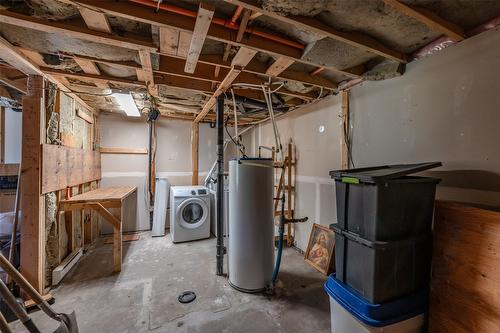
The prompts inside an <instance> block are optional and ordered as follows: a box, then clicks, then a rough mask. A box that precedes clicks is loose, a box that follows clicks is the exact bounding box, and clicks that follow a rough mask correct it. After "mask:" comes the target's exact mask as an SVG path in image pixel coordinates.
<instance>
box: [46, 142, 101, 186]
mask: <svg viewBox="0 0 500 333" xmlns="http://www.w3.org/2000/svg"><path fill="white" fill-rule="evenodd" d="M42 154H43V162H42V193H47V192H52V191H57V190H61V189H64V188H66V187H69V186H75V185H78V184H83V183H86V182H91V181H93V180H97V179H100V178H101V155H100V153H99V151H94V150H89V149H78V148H69V147H63V146H56V145H48V144H44V145H43V146H42Z"/></svg>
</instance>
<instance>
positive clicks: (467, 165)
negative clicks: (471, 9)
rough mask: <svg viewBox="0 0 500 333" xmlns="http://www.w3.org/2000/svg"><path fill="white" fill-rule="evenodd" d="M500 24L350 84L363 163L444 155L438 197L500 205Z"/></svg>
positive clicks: (356, 146)
mask: <svg viewBox="0 0 500 333" xmlns="http://www.w3.org/2000/svg"><path fill="white" fill-rule="evenodd" d="M499 68H500V30H499V29H498V28H497V29H494V30H491V31H488V32H485V33H483V34H481V35H478V36H475V37H472V38H470V39H468V40H465V41H463V42H461V43H459V44H457V45H455V46H452V47H449V48H447V49H445V50H443V51H441V52H439V53H437V54H435V55H433V56H430V57H428V58H424V59H422V60H419V61H416V62H414V63H410V64H409V65H408V67H407V71H406V73H405V75H403V76H402V77H400V78H395V79H391V80H387V81H380V82H365V83H363V84H362V85H360V86H357V87H354V88H353V89H352V90H351V103H350V105H351V121H352V123H351V124H352V142H353V159H354V162H355V165H356V167H363V166H370V165H380V164H390V163H412V162H423V161H442V162H443V165H444V166H443V167H441V168H439V169H436V171H434V172H429V173H428V174H429V175H432V176H437V177H440V178H442V179H443V181H442V183H441V184H440V186H439V187H438V198H441V199H446V200H455V201H462V202H472V203H479V204H487V205H495V206H498V205H500V155H499V154H498V144H499V142H500V131H499V130H498V124H499V123H500V112H499V109H498V108H499V107H498V106H499V105H500V71H499Z"/></svg>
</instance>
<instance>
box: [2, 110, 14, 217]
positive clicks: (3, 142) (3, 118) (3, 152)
mask: <svg viewBox="0 0 500 333" xmlns="http://www.w3.org/2000/svg"><path fill="white" fill-rule="evenodd" d="M0 163H1V164H0V166H4V165H7V164H4V163H5V108H4V107H3V106H0ZM2 171H3V167H2ZM2 176H3V175H2ZM14 216H15V215H14Z"/></svg>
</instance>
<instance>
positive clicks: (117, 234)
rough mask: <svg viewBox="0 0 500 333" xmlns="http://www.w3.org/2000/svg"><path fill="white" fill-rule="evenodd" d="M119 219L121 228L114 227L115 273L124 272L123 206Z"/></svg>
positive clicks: (119, 212)
mask: <svg viewBox="0 0 500 333" xmlns="http://www.w3.org/2000/svg"><path fill="white" fill-rule="evenodd" d="M117 215H119V216H117V217H118V219H119V220H120V226H119V227H116V226H113V269H114V271H115V272H121V270H122V223H121V222H122V216H123V205H122V206H120V208H119V211H118V214H117Z"/></svg>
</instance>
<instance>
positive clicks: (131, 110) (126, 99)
mask: <svg viewBox="0 0 500 333" xmlns="http://www.w3.org/2000/svg"><path fill="white" fill-rule="evenodd" d="M113 97H114V98H115V100H116V102H117V103H118V104H119V105H120V107H121V108H122V110H123V111H125V113H126V114H127V116H129V117H140V116H141V113H140V112H139V109H138V108H137V105H135V101H134V98H133V97H132V95H130V94H122V93H114V94H113Z"/></svg>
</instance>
